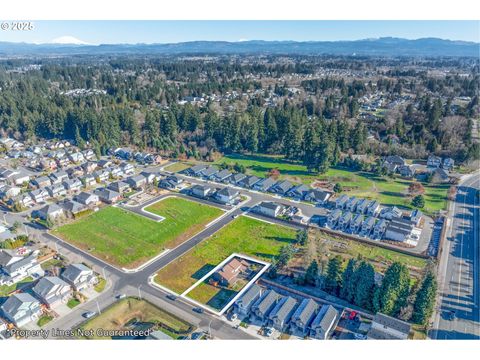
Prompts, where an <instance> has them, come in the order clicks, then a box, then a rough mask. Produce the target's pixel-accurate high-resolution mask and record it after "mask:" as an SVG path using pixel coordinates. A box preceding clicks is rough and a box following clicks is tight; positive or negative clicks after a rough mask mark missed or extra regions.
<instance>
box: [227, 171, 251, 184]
mask: <svg viewBox="0 0 480 360" xmlns="http://www.w3.org/2000/svg"><path fill="white" fill-rule="evenodd" d="M246 177H247V175H245V174H242V173H236V174H233V175H232V176H230V178H229V179H228V181H229V182H230V183H231V184H234V185H236V184H238V183H239V182H240V181H242V180H243V179H245V178H246Z"/></svg>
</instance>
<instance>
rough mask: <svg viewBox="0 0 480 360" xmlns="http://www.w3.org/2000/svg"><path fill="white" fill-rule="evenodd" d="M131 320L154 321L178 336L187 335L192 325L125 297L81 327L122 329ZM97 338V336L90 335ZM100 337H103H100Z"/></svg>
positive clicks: (151, 306) (147, 303) (166, 331)
mask: <svg viewBox="0 0 480 360" xmlns="http://www.w3.org/2000/svg"><path fill="white" fill-rule="evenodd" d="M132 320H134V321H137V322H143V323H155V324H157V325H158V326H160V328H161V330H162V331H165V333H167V334H168V335H170V336H172V337H174V338H178V337H181V336H185V335H187V334H188V333H189V332H190V331H191V330H192V326H191V325H190V324H189V323H187V322H186V321H183V320H182V319H179V318H177V317H176V316H174V315H172V314H170V313H168V312H166V311H164V310H162V309H159V308H157V307H156V306H154V305H152V304H150V303H149V302H147V301H144V300H139V299H134V298H127V299H123V300H120V301H119V302H117V303H116V304H114V305H113V306H111V307H109V308H108V309H106V310H105V311H103V312H102V313H101V314H100V315H98V316H96V317H94V318H92V319H91V320H88V321H87V322H86V323H84V324H83V325H82V326H81V328H82V329H84V330H90V329H93V330H94V331H95V330H96V329H99V328H100V329H104V330H123V329H126V328H127V327H128V323H129V322H132ZM92 338H94V339H98V338H97V337H92ZM102 339H105V338H103V337H102Z"/></svg>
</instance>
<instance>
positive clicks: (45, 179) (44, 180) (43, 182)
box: [31, 176, 52, 188]
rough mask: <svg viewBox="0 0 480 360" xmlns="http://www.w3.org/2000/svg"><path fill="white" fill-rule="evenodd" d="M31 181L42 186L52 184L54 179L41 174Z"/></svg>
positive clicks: (39, 186)
mask: <svg viewBox="0 0 480 360" xmlns="http://www.w3.org/2000/svg"><path fill="white" fill-rule="evenodd" d="M31 183H32V184H33V185H34V186H35V187H37V188H41V187H45V186H48V185H51V184H52V181H51V180H50V178H49V177H47V176H39V177H37V178H35V179H33V180H31Z"/></svg>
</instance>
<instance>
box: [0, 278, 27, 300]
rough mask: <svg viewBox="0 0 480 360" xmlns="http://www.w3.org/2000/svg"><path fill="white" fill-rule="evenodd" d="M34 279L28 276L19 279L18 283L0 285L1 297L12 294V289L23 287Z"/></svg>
mask: <svg viewBox="0 0 480 360" xmlns="http://www.w3.org/2000/svg"><path fill="white" fill-rule="evenodd" d="M32 281H33V278H32V277H31V276H29V277H26V278H25V279H23V280H21V281H19V282H18V283H16V284H13V285H2V286H0V297H4V296H7V295H8V294H10V293H11V292H12V291H16V290H18V289H21V288H22V287H24V286H26V285H28V284H30V283H31V282H32Z"/></svg>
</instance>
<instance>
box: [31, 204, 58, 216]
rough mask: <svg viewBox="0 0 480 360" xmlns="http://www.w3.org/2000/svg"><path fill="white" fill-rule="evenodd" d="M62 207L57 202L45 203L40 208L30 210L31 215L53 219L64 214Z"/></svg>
mask: <svg viewBox="0 0 480 360" xmlns="http://www.w3.org/2000/svg"><path fill="white" fill-rule="evenodd" d="M64 214H65V213H64V211H63V209H62V208H61V207H60V206H58V205H57V204H50V205H45V206H44V207H42V208H41V209H38V210H35V211H33V212H32V216H33V217H37V218H40V219H42V220H47V219H50V220H53V219H56V218H57V217H59V216H62V215H64Z"/></svg>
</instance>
